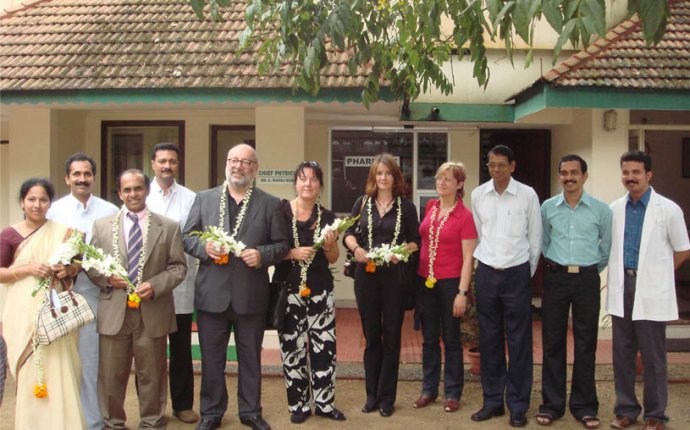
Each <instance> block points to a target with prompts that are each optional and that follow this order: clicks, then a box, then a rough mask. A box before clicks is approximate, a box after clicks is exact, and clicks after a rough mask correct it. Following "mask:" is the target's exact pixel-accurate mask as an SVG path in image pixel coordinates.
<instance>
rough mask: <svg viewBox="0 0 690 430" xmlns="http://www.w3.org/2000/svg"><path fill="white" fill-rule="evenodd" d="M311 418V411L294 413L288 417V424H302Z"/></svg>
mask: <svg viewBox="0 0 690 430" xmlns="http://www.w3.org/2000/svg"><path fill="white" fill-rule="evenodd" d="M310 416H311V411H306V412H305V411H296V412H293V413H292V415H291V416H290V422H291V423H293V424H302V423H303V422H305V421H306V420H307V418H309V417H310Z"/></svg>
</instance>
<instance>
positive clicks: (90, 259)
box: [80, 241, 141, 309]
mask: <svg viewBox="0 0 690 430" xmlns="http://www.w3.org/2000/svg"><path fill="white" fill-rule="evenodd" d="M80 253H81V254H82V261H81V265H82V267H83V268H84V270H91V269H94V270H95V271H96V272H98V273H100V274H101V275H103V276H105V277H110V276H112V275H115V276H117V277H118V278H121V279H123V280H124V281H125V282H127V307H129V308H132V309H138V308H139V306H141V298H140V297H139V295H138V294H137V293H135V292H134V290H135V289H136V287H135V286H134V284H132V281H131V280H130V279H129V277H128V276H127V271H126V270H125V268H124V267H122V264H120V262H119V261H117V259H115V257H113V256H112V255H110V254H106V253H105V251H103V250H102V249H100V248H96V247H95V246H93V245H90V244H88V243H84V242H83V241H82V242H81V244H80Z"/></svg>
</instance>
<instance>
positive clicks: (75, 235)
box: [31, 230, 83, 297]
mask: <svg viewBox="0 0 690 430" xmlns="http://www.w3.org/2000/svg"><path fill="white" fill-rule="evenodd" d="M81 243H83V239H82V236H81V233H79V232H78V231H76V230H72V231H71V234H70V236H69V238H68V239H67V240H66V241H64V242H62V243H60V245H58V246H57V248H55V251H54V252H53V254H52V255H51V256H50V257H49V258H48V264H49V265H51V266H54V265H56V264H63V265H65V266H67V265H70V264H72V260H73V259H74V257H76V256H77V255H79V254H80V252H81V248H80V244H81ZM50 282H51V279H50V278H41V279H40V280H39V282H38V285H36V286H35V287H34V289H33V291H32V292H31V296H32V297H33V296H36V294H37V293H38V292H39V291H41V290H43V289H47V288H48V287H49V286H50Z"/></svg>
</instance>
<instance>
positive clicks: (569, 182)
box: [563, 180, 577, 184]
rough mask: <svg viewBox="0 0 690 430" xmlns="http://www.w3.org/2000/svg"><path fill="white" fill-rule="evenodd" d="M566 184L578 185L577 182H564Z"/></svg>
mask: <svg viewBox="0 0 690 430" xmlns="http://www.w3.org/2000/svg"><path fill="white" fill-rule="evenodd" d="M563 183H564V184H576V183H577V182H575V181H573V180H570V181H563Z"/></svg>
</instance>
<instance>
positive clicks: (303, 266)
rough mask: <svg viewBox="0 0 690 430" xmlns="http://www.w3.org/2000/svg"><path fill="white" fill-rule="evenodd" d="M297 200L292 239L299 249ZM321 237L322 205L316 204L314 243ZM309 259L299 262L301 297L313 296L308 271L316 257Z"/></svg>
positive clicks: (293, 217)
mask: <svg viewBox="0 0 690 430" xmlns="http://www.w3.org/2000/svg"><path fill="white" fill-rule="evenodd" d="M297 209H298V206H297V200H295V213H294V214H293V216H292V239H293V242H294V244H295V248H299V235H298V234H297ZM319 236H321V205H320V204H319V203H316V228H314V240H313V242H312V243H316V241H317V240H318V238H319ZM315 255H316V254H314V255H312V256H311V257H309V258H308V259H307V260H304V261H300V262H299V268H300V271H299V295H300V297H309V295H310V294H311V289H310V288H309V287H308V286H307V271H308V270H309V266H311V263H312V261H314V256H315Z"/></svg>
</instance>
